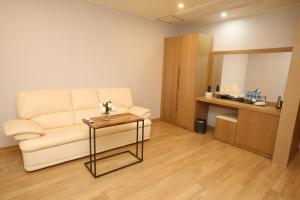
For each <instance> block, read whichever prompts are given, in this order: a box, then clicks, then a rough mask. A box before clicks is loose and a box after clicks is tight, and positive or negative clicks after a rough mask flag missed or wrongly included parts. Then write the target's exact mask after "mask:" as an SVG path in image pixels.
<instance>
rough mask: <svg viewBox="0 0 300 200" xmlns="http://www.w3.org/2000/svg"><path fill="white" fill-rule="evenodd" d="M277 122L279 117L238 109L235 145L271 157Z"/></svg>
mask: <svg viewBox="0 0 300 200" xmlns="http://www.w3.org/2000/svg"><path fill="white" fill-rule="evenodd" d="M278 121H279V116H275V115H270V114H265V113H260V112H255V111H250V110H243V109H240V110H239V116H238V124H237V130H236V136H235V143H236V144H237V145H241V146H244V147H247V148H250V149H252V150H254V151H256V152H258V153H259V152H261V153H263V154H265V155H268V156H272V155H273V151H274V146H275V140H276V136H277V128H278Z"/></svg>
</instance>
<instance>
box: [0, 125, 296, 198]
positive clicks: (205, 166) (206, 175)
mask: <svg viewBox="0 0 300 200" xmlns="http://www.w3.org/2000/svg"><path fill="white" fill-rule="evenodd" d="M86 160H87V158H83V159H79V160H75V161H71V162H67V163H64V164H61V165H57V166H54V167H50V168H47V169H43V170H39V171H36V172H31V173H27V172H25V171H24V170H23V167H22V160H21V155H20V152H19V151H8V152H2V153H1V154H0V199H1V200H4V199H26V200H29V199H30V200H31V199H39V200H40V199H55V200H57V199H64V200H66V199H72V200H73V199H78V200H79V199H80V200H82V199H95V200H96V199H97V200H102V199H103V200H106V199H107V200H108V199H114V200H123V199H124V200H125V199H126V200H127V199H133V200H144V199H151V200H169V199H170V200H171V199H172V200H179V199H189V200H198V199H205V200H210V199H222V200H225V199H229V200H241V199H249V200H250V199H251V200H256V199H265V200H267V199H272V200H273V199H295V200H296V199H297V200H299V199H300V154H299V153H298V155H297V156H296V159H295V160H294V161H293V162H292V163H291V164H290V166H289V168H288V169H283V168H281V167H278V166H276V165H272V164H271V161H270V160H269V159H267V158H264V157H261V156H258V155H255V154H253V153H250V152H247V151H245V150H242V149H239V148H236V147H233V146H231V145H227V144H225V143H222V142H219V141H217V140H214V139H213V138H212V135H211V134H206V135H200V134H196V133H193V132H190V131H187V130H185V129H182V128H179V127H176V126H173V125H170V124H167V123H165V122H155V123H154V124H153V128H152V138H151V140H149V141H147V142H146V143H145V160H144V162H143V163H141V164H137V165H134V166H131V167H129V168H126V169H123V170H121V171H118V172H115V173H113V174H110V175H107V176H104V177H102V178H99V179H94V178H92V177H91V175H90V174H89V172H88V171H87V170H86V168H85V167H84V165H83V162H84V161H86Z"/></svg>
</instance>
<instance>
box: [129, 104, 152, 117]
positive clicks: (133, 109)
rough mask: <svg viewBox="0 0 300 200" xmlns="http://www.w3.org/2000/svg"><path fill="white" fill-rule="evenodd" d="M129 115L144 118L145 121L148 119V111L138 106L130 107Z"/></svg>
mask: <svg viewBox="0 0 300 200" xmlns="http://www.w3.org/2000/svg"><path fill="white" fill-rule="evenodd" d="M128 112H129V113H131V114H134V115H138V116H141V117H144V118H145V119H148V118H150V110H149V109H147V108H142V107H139V106H132V107H130V108H129V110H128Z"/></svg>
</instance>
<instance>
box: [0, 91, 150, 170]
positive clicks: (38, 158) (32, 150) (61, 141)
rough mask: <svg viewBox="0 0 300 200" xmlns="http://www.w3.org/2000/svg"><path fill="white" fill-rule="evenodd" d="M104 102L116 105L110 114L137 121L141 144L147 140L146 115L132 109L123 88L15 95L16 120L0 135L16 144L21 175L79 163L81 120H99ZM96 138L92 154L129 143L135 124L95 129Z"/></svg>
mask: <svg viewBox="0 0 300 200" xmlns="http://www.w3.org/2000/svg"><path fill="white" fill-rule="evenodd" d="M108 100H111V101H112V102H113V104H114V105H116V106H117V109H116V112H114V113H112V114H117V113H126V112H128V113H133V114H136V115H139V116H143V117H144V118H145V132H144V133H145V139H149V138H150V129H151V121H150V119H149V117H150V110H148V109H145V108H141V107H138V106H134V105H133V100H132V95H131V91H130V89H128V88H109V89H108V88H106V89H72V90H39V91H25V92H21V93H19V94H18V95H17V112H18V117H19V119H17V120H12V121H8V122H6V123H5V124H4V132H5V134H6V135H8V136H14V138H15V139H16V140H18V141H19V147H20V149H21V151H22V155H23V162H24V168H25V170H26V171H34V170H37V169H41V168H45V167H48V166H52V165H55V164H59V163H62V162H66V161H69V160H73V159H77V158H81V157H84V156H87V155H88V153H89V140H88V135H89V134H88V127H87V126H86V125H84V124H83V123H82V119H83V118H86V117H95V116H100V115H101V114H100V110H99V108H98V107H97V105H98V103H99V102H103V101H108ZM141 124H142V123H140V129H141ZM140 131H141V130H140ZM96 133H97V139H96V140H97V152H102V151H106V150H109V149H113V148H117V147H121V146H124V145H128V144H131V143H134V142H135V139H136V124H135V123H133V124H126V125H119V126H115V127H109V128H104V129H98V130H97V132H96ZM140 133H141V132H140ZM140 140H141V134H140Z"/></svg>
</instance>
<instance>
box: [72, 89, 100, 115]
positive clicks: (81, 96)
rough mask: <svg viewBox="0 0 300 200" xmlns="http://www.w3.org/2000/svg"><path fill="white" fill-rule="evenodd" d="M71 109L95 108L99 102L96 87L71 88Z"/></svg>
mask: <svg viewBox="0 0 300 200" xmlns="http://www.w3.org/2000/svg"><path fill="white" fill-rule="evenodd" d="M71 95H72V102H73V109H74V110H82V109H92V108H97V107H98V103H99V97H98V90H97V89H73V90H71Z"/></svg>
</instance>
